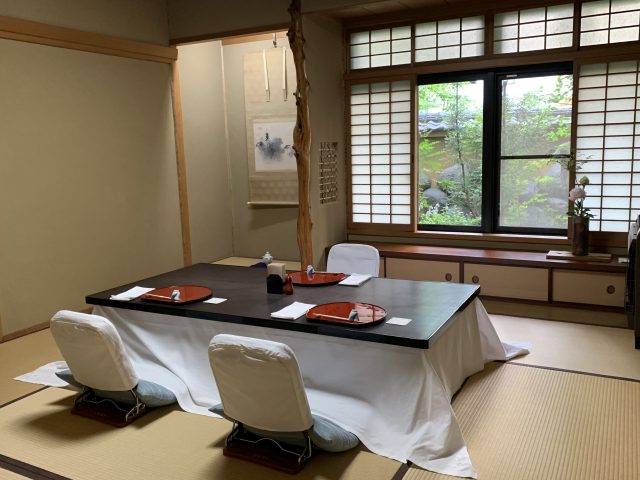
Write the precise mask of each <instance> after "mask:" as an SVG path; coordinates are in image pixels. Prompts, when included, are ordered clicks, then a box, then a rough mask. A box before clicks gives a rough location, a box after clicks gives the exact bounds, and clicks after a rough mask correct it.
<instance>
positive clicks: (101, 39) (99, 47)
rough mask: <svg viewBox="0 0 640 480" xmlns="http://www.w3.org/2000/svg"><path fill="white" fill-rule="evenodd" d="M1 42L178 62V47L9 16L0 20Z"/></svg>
mask: <svg viewBox="0 0 640 480" xmlns="http://www.w3.org/2000/svg"><path fill="white" fill-rule="evenodd" d="M0 38H5V39H8V40H17V41H20V42H28V43H37V44H39V45H48V46H51V47H61V48H69V49H72V50H81V51H85V52H93V53H102V54H105V55H114V56H117V57H126V58H135V59H138V60H148V61H152V62H160V63H167V64H170V63H171V62H173V61H174V60H176V59H177V58H178V50H177V48H175V47H165V46H163V45H156V44H153V43H145V42H138V41H135V40H127V39H123V38H118V37H113V36H110V35H103V34H100V33H92V32H83V31H81V30H75V29H72V28H65V27H58V26H55V25H48V24H46V23H39V22H33V21H30V20H22V19H19V18H13V17H6V16H0Z"/></svg>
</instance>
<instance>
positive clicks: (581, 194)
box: [569, 187, 587, 202]
mask: <svg viewBox="0 0 640 480" xmlns="http://www.w3.org/2000/svg"><path fill="white" fill-rule="evenodd" d="M586 196H587V192H585V191H584V188H581V187H576V188H573V189H571V190H570V191H569V200H571V201H572V202H576V201H578V200H583V199H584V198H586Z"/></svg>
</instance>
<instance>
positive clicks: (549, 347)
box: [0, 315, 640, 480]
mask: <svg viewBox="0 0 640 480" xmlns="http://www.w3.org/2000/svg"><path fill="white" fill-rule="evenodd" d="M492 321H493V323H494V325H495V327H496V330H497V331H498V333H499V335H500V337H501V338H503V339H505V340H519V341H529V342H531V343H532V344H533V347H532V351H531V353H530V354H529V355H527V356H524V357H520V358H517V359H515V360H513V362H515V363H521V364H528V365H535V366H542V367H549V368H557V369H564V370H572V371H579V372H585V373H594V374H598V375H607V376H613V377H623V378H630V379H636V380H640V351H639V350H635V349H634V345H633V333H632V332H631V331H630V330H624V329H617V328H608V327H597V326H591V325H580V324H572V323H561V322H553V321H545V320H536V319H529V318H521V317H511V316H504V315H492ZM61 359H62V357H61V355H60V353H59V351H58V349H57V348H56V346H55V343H54V342H53V339H52V337H51V334H50V332H49V330H43V331H41V332H37V333H34V334H31V335H28V336H25V337H21V338H19V339H16V340H12V341H9V342H5V343H2V344H0V406H2V405H3V404H7V403H8V402H11V401H12V400H14V399H16V398H19V397H21V396H23V395H25V394H29V393H30V392H34V391H36V390H38V389H40V388H41V386H40V385H35V384H27V383H22V382H18V381H15V380H13V378H14V377H15V376H17V375H20V374H23V373H26V372H29V371H32V370H34V369H35V368H37V367H38V366H41V365H43V364H45V363H48V362H51V361H55V360H61ZM520 368H524V367H520ZM54 390H55V389H54ZM463 390H464V389H463ZM42 394H44V392H41V393H38V394H36V396H41V395H42ZM34 398H35V397H34ZM19 403H23V401H22V400H21V401H20V402H19ZM638 403H640V399H639V400H638ZM10 406H11V407H13V405H10ZM7 408H9V407H7ZM3 410H4V409H3ZM176 413H178V412H176ZM472 417H473V416H471V417H470V418H472ZM514 418H515V417H514ZM474 448H477V447H474ZM476 453H477V452H476ZM474 463H475V461H474ZM398 465H399V464H398ZM480 465H481V463H480ZM390 470H394V468H391V469H390ZM418 474H419V472H416V471H414V470H412V472H411V473H410V474H409V475H408V476H405V478H406V479H407V480H408V479H409V477H411V475H414V476H415V475H418ZM425 474H426V473H425ZM386 477H387V475H385V478H386ZM392 477H393V478H394V479H395V478H396V477H397V478H400V477H402V475H400V476H398V475H397V474H396V475H395V476H394V475H393V474H391V475H388V479H389V480H391V479H392ZM18 478H23V477H21V476H19V475H17V474H15V473H13V472H9V471H7V470H2V469H0V480H4V479H7V480H16V479H18ZM286 478H289V477H288V476H287V477H286ZM317 478H318V479H324V478H325V477H324V476H323V475H321V476H320V477H317ZM340 478H345V477H340ZM411 478H413V477H411ZM417 478H418V477H416V479H417ZM425 478H427V477H425ZM428 478H431V477H428ZM448 478H452V477H448ZM481 478H486V479H487V480H489V479H488V477H482V476H481ZM531 478H533V477H531ZM594 478H595V477H594ZM625 478H627V477H625ZM327 480H329V479H327ZM612 480H613V479H612Z"/></svg>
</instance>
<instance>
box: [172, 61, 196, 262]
mask: <svg viewBox="0 0 640 480" xmlns="http://www.w3.org/2000/svg"><path fill="white" fill-rule="evenodd" d="M171 73H172V79H171V99H172V101H173V128H174V130H175V141H176V164H177V168H178V201H179V202H180V227H181V231H182V262H183V263H184V266H185V267H188V266H189V265H191V264H192V263H193V262H192V256H191V226H190V224H189V196H188V192H187V166H186V158H185V153H184V133H183V121H182V100H181V97H180V75H179V74H178V64H177V62H175V61H174V62H173V63H172V64H171Z"/></svg>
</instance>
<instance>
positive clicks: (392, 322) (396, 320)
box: [387, 317, 411, 325]
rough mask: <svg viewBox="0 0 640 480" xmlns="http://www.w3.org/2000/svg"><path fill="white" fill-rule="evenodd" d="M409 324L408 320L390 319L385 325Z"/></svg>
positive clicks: (400, 318) (409, 320)
mask: <svg viewBox="0 0 640 480" xmlns="http://www.w3.org/2000/svg"><path fill="white" fill-rule="evenodd" d="M410 322H411V319H410V318H402V317H391V318H390V319H389V320H387V325H409V323H410Z"/></svg>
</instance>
